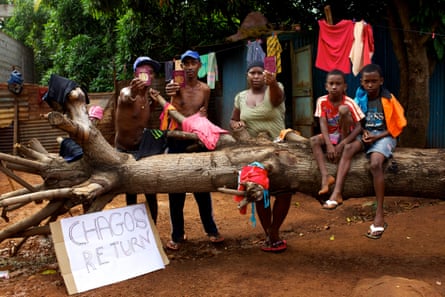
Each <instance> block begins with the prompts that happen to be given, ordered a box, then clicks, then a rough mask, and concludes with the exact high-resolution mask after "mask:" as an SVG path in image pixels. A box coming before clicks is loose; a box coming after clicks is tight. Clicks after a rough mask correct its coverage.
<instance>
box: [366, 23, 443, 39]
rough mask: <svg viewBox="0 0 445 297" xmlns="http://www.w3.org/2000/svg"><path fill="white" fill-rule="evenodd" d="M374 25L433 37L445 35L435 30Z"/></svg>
mask: <svg viewBox="0 0 445 297" xmlns="http://www.w3.org/2000/svg"><path fill="white" fill-rule="evenodd" d="M374 27H378V28H383V29H389V30H398V31H403V32H410V33H419V34H424V35H431V36H432V37H433V38H435V37H445V34H440V33H436V32H428V31H419V30H405V29H402V28H394V27H388V26H382V25H374Z"/></svg>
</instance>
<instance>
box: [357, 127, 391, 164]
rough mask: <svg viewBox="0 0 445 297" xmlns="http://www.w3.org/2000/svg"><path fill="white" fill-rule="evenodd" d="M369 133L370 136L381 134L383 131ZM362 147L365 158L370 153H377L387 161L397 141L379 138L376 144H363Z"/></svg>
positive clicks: (389, 138)
mask: <svg viewBox="0 0 445 297" xmlns="http://www.w3.org/2000/svg"><path fill="white" fill-rule="evenodd" d="M369 132H371V133H372V134H381V133H383V131H379V130H372V131H369ZM362 143H363V142H362ZM363 145H364V150H365V153H366V156H369V155H370V154H371V153H374V152H377V153H381V154H382V155H384V156H385V158H387V159H389V158H391V157H392V153H393V152H394V150H395V149H396V145H397V140H396V139H395V138H393V137H391V136H386V137H383V138H380V139H379V140H377V141H376V142H374V143H371V144H369V145H368V144H365V143H363Z"/></svg>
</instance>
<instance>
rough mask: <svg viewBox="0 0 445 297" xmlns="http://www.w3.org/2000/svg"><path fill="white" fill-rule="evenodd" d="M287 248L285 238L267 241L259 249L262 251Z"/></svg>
mask: <svg viewBox="0 0 445 297" xmlns="http://www.w3.org/2000/svg"><path fill="white" fill-rule="evenodd" d="M286 249H287V242H286V240H284V239H283V240H279V241H277V242H274V243H270V242H267V241H266V243H265V244H264V245H263V246H262V247H261V250H262V251H264V252H274V253H278V252H283V251H285V250H286Z"/></svg>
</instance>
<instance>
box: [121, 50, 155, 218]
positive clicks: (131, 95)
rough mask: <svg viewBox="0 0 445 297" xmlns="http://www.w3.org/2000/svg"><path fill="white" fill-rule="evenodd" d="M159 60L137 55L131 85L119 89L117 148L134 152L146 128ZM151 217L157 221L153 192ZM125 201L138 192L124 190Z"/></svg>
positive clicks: (132, 200)
mask: <svg viewBox="0 0 445 297" xmlns="http://www.w3.org/2000/svg"><path fill="white" fill-rule="evenodd" d="M160 68H161V65H160V64H159V62H157V61H155V60H152V59H151V58H149V57H139V58H137V59H136V61H135V62H134V65H133V71H134V78H133V79H132V80H131V82H130V86H128V87H125V88H123V89H122V90H121V91H120V94H119V98H118V100H117V108H116V115H115V129H116V136H115V140H114V145H115V147H116V149H117V150H118V151H120V152H125V153H129V154H132V155H133V156H135V155H136V153H137V151H138V149H139V143H140V142H141V139H142V135H143V132H144V129H145V128H148V124H149V119H150V114H151V111H152V109H153V104H152V100H151V99H150V97H149V92H150V89H151V87H150V84H151V81H153V78H154V75H155V73H156V72H158V71H159V69H160ZM145 197H146V199H147V203H148V207H149V209H150V214H151V216H152V218H153V221H154V222H155V223H156V219H157V214H158V203H157V199H156V194H145ZM125 198H126V202H127V205H131V204H135V203H136V198H137V194H136V193H127V194H126V197H125Z"/></svg>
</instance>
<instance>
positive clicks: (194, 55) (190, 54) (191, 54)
mask: <svg viewBox="0 0 445 297" xmlns="http://www.w3.org/2000/svg"><path fill="white" fill-rule="evenodd" d="M187 57H190V58H192V59H195V60H198V61H199V62H201V57H200V56H199V54H198V52H195V51H191V50H188V51H186V52H185V53H183V54H182V55H181V62H182V61H184V59H185V58H187Z"/></svg>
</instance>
